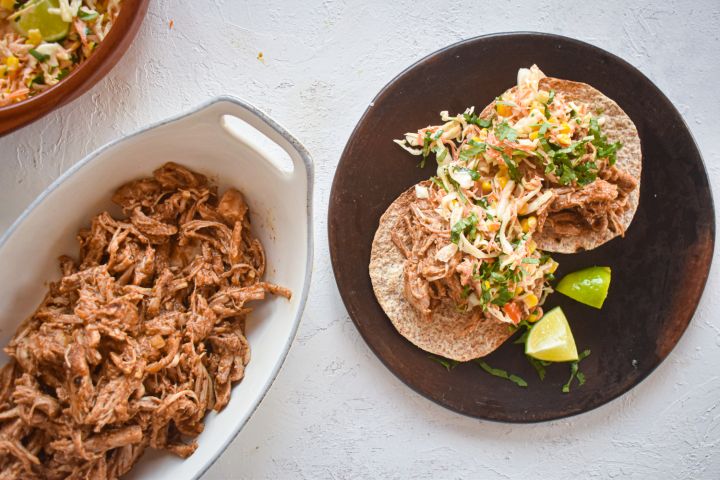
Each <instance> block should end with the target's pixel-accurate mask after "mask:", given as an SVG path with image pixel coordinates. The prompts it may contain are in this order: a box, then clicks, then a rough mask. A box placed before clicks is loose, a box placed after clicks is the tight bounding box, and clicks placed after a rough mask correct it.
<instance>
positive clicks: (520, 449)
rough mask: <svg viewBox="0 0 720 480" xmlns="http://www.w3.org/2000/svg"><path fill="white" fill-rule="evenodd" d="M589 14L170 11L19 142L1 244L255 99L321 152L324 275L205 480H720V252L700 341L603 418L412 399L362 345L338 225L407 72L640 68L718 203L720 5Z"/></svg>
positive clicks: (152, 17) (319, 243)
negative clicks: (110, 168)
mask: <svg viewBox="0 0 720 480" xmlns="http://www.w3.org/2000/svg"><path fill="white" fill-rule="evenodd" d="M580 3H581V2H572V1H562V2H560V1H551V2H548V1H536V2H524V3H523V4H520V3H519V2H517V3H507V2H489V1H464V2H454V1H448V2H439V1H435V2H425V1H423V2H419V1H394V2H386V1H369V0H365V1H342V0H338V1H332V0H327V1H320V0H306V1H302V2H300V1H296V2H289V1H279V0H278V1H240V0H225V1H223V0H214V1H209V0H206V1H199V0H198V1H192V2H191V1H188V2H182V6H180V4H181V2H171V1H170V0H163V1H157V0H156V1H154V2H152V5H151V7H150V11H149V14H148V17H147V19H146V21H145V23H144V24H143V26H142V29H141V31H140V34H139V36H138V38H137V40H136V42H135V44H134V45H133V46H132V48H131V49H130V50H129V52H128V54H127V55H126V57H125V58H124V59H123V60H121V61H120V63H119V64H118V66H117V67H116V68H115V69H114V70H113V71H112V72H110V74H109V75H108V76H107V77H106V78H105V79H104V80H103V81H101V82H100V83H99V84H98V85H97V86H96V87H95V88H94V89H92V90H91V91H90V92H89V93H87V94H85V95H84V96H83V97H82V98H80V99H79V100H76V101H75V102H73V103H72V104H70V105H68V106H66V107H64V108H62V109H60V110H59V111H57V112H55V113H53V114H51V115H50V116H48V117H45V118H44V119H42V120H40V121H38V122H36V123H35V124H33V125H31V126H29V127H26V128H24V129H22V130H20V131H18V132H15V133H13V134H11V135H8V136H6V137H4V138H1V139H0V172H1V173H0V205H1V206H0V231H4V230H5V229H6V228H7V227H8V226H9V225H10V224H11V223H12V221H13V220H14V219H15V218H16V217H17V216H18V215H19V214H20V213H21V212H22V211H23V209H25V207H26V206H27V205H28V204H29V203H30V202H31V201H32V199H33V198H34V197H35V196H36V195H38V194H39V193H40V192H41V191H42V190H43V189H44V188H45V187H46V186H47V185H48V184H49V183H50V182H51V181H52V180H54V179H55V178H56V177H57V176H58V175H60V173H62V172H63V171H65V170H66V169H67V168H68V167H70V166H71V165H72V164H73V163H74V162H76V161H78V160H80V159H81V158H82V157H84V156H85V155H86V154H88V153H90V152H92V151H93V150H95V149H96V148H98V147H99V146H101V145H103V144H104V143H106V142H108V141H110V140H113V139H115V138H118V137H120V136H122V135H125V134H128V133H130V132H133V131H135V130H137V129H139V128H140V127H142V126H144V125H146V124H148V123H150V122H155V121H158V120H161V119H163V118H165V117H168V116H172V115H175V114H177V113H179V112H182V111H184V110H187V109H189V108H191V107H193V106H195V105H197V104H199V103H201V102H202V101H204V100H206V99H208V98H210V97H212V96H215V95H220V94H232V95H236V96H239V97H242V98H245V99H247V100H249V101H250V102H252V103H254V104H255V105H257V106H258V107H260V108H261V109H263V110H265V111H266V112H268V113H269V114H270V115H271V116H273V117H274V118H275V119H276V120H277V121H278V122H280V123H281V124H283V125H284V126H286V127H287V128H288V129H289V130H290V131H291V132H293V133H294V134H295V135H296V136H297V137H298V138H299V139H300V141H302V142H303V143H304V144H305V145H306V146H307V148H308V149H309V150H310V152H311V154H312V155H313V156H314V160H315V171H316V184H315V186H316V190H315V192H316V198H315V205H314V207H315V242H316V254H315V268H314V276H313V284H312V288H311V290H310V300H309V303H308V307H307V309H306V311H305V316H304V318H303V321H302V324H301V326H300V330H299V333H298V336H297V338H296V340H295V343H294V345H293V347H292V349H291V350H290V354H289V356H288V359H287V361H286V362H285V366H284V367H283V369H282V371H281V372H280V375H279V376H278V378H277V380H276V382H275V384H274V385H273V386H272V388H271V390H270V392H269V394H268V395H267V397H266V398H265V400H264V402H263V403H262V404H261V406H260V408H259V409H258V410H257V412H256V414H255V415H254V416H253V417H252V418H251V420H250V422H249V423H248V424H247V426H246V427H245V429H244V430H243V431H242V432H241V433H240V435H238V437H237V439H236V440H235V441H234V443H233V444H232V445H231V446H230V448H229V449H228V450H227V451H226V452H225V454H224V455H223V456H222V457H221V458H220V460H219V461H218V462H217V463H216V464H215V465H214V466H213V467H212V468H211V469H210V470H209V471H208V473H207V474H206V476H205V478H206V479H208V480H209V479H224V478H311V479H316V478H378V477H384V478H410V477H412V478H469V477H472V478H483V479H509V478H523V479H528V478H572V479H585V478H623V479H625V478H633V479H635V478H637V479H640V478H642V479H644V478H648V479H650V478H652V479H670V478H678V479H680V478H682V479H685V478H687V479H718V478H720V315H719V314H718V311H719V310H720V300H719V298H718V295H717V294H716V292H718V290H719V289H720V275H719V273H718V266H717V260H718V258H719V257H718V255H716V257H715V258H716V262H715V264H714V265H713V268H712V270H711V274H710V280H709V282H708V285H707V287H706V290H705V294H704V296H703V299H702V301H701V303H700V307H699V309H698V311H697V314H696V315H695V317H694V319H693V321H692V323H691V324H690V327H689V329H688V330H687V332H686V333H685V335H684V336H683V338H682V339H681V341H680V343H679V345H678V346H677V348H675V350H674V351H673V352H672V354H671V355H670V356H669V358H668V360H667V361H665V362H664V363H663V364H662V365H661V366H660V367H659V368H658V369H657V370H656V371H655V373H653V374H652V375H651V376H650V377H649V378H648V379H647V380H646V381H644V382H643V383H642V384H641V385H639V386H638V387H637V388H635V389H634V390H632V391H631V392H630V393H628V394H626V395H625V396H623V397H621V398H620V399H618V400H616V401H614V402H612V403H610V404H608V405H605V406H603V407H601V408H599V409H597V410H595V411H592V412H590V413H587V414H584V415H581V416H578V417H575V418H571V419H569V420H563V421H557V422H552V423H545V424H539V425H526V426H523V425H503V424H496V423H489V422H483V421H478V420H473V419H470V418H466V417H463V416H460V415H457V414H455V413H452V412H450V411H447V410H444V409H443V408H441V407H439V406H437V405H435V404H433V403H431V402H430V401H428V400H425V399H424V398H422V397H420V396H419V395H417V394H415V393H414V392H412V391H411V390H409V389H408V388H407V387H405V386H404V385H403V384H402V383H401V382H400V381H399V380H398V379H397V378H395V377H394V376H393V375H392V374H391V373H390V372H389V371H388V370H386V369H385V367H384V366H383V365H382V364H381V363H380V362H379V361H378V360H377V359H376V358H375V356H374V355H373V354H372V353H371V352H370V350H369V349H368V347H367V346H366V345H365V343H364V342H363V340H362V339H361V338H360V336H359V335H358V333H357V331H356V330H355V327H354V326H353V324H352V322H351V321H350V319H349V318H348V315H347V312H346V311H345V308H344V307H343V305H342V302H341V301H340V296H339V294H338V292H337V288H336V286H335V282H334V279H333V274H332V271H331V267H330V260H329V255H328V250H327V231H326V212H327V204H328V197H329V191H330V185H331V181H332V177H333V173H334V171H335V167H336V165H337V162H338V158H339V156H340V153H341V151H342V149H343V146H344V145H345V142H346V140H347V138H348V136H349V134H350V132H351V131H352V128H353V127H354V125H355V124H356V122H357V121H358V119H359V118H360V115H361V114H362V112H363V111H364V110H365V108H366V107H367V106H368V103H369V102H370V101H371V99H372V98H373V97H374V96H375V94H376V93H377V92H378V91H379V89H380V88H381V87H382V86H383V85H385V83H387V82H388V81H389V80H390V79H392V78H393V77H394V76H395V75H396V74H397V73H399V72H400V71H401V70H403V69H404V68H405V67H407V66H408V65H410V64H411V63H413V62H415V61H416V60H418V59H420V58H422V57H423V56H425V55H427V54H429V53H431V52H433V51H434V50H436V49H439V48H441V47H443V46H445V45H447V44H450V43H453V42H456V41H458V40H461V39H464V38H469V37H472V36H476V35H480V34H486V33H491V32H497V31H512V30H540V31H548V32H554V33H561V34H564V35H568V36H572V37H576V38H579V39H581V40H584V41H587V42H590V43H593V44H595V45H597V46H599V47H602V48H604V49H606V50H609V51H610V52H613V53H615V54H617V55H620V56H621V57H623V58H625V59H626V60H628V61H629V62H630V63H632V64H633V65H635V66H636V67H638V68H639V69H640V70H642V71H643V72H644V73H645V74H646V75H647V76H648V77H650V79H651V80H653V81H654V82H655V83H656V84H657V85H658V86H659V87H660V89H661V90H663V91H664V92H665V94H667V95H668V96H669V97H670V99H671V100H672V101H673V102H674V103H675V105H676V106H677V107H678V109H679V110H680V112H681V113H682V114H683V116H684V117H685V120H686V122H687V123H688V125H689V126H690V128H691V129H692V131H693V134H694V135H695V138H696V140H697V142H698V144H699V146H700V149H701V151H702V153H703V156H704V159H705V163H706V165H707V168H708V171H709V174H710V179H711V182H712V184H713V187H714V191H715V192H716V195H717V192H718V191H720V190H719V189H718V187H720V153H719V152H720V128H719V127H718V118H719V116H720V90H719V88H718V79H719V78H720V57H719V55H720V54H719V53H718V52H720V3H718V2H717V1H715V0H704V1H695V2H685V3H682V2H668V1H659V2H654V5H651V4H650V3H647V4H646V5H637V3H644V2H627V3H628V4H632V5H633V6H631V7H627V6H625V4H626V2H621V1H618V0H606V1H603V2H588V4H590V3H592V4H594V5H587V6H582V5H580ZM171 20H173V21H174V28H172V29H171V28H170V27H169V22H170V21H171ZM259 52H262V53H263V55H264V62H261V61H259V60H258V59H257V55H258V53H259ZM168 160H172V159H168ZM109 181H111V179H109ZM716 253H717V252H716ZM0 268H2V266H0ZM628 321H629V322H630V321H632V319H628Z"/></svg>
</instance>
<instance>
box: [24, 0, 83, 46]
mask: <svg viewBox="0 0 720 480" xmlns="http://www.w3.org/2000/svg"><path fill="white" fill-rule="evenodd" d="M31 2H32V3H33V4H34V5H35V6H34V7H32V8H30V9H29V10H28V11H27V12H25V13H23V14H22V15H20V16H19V17H18V19H17V21H16V22H14V25H15V29H16V30H17V31H18V32H19V33H20V34H22V35H25V36H27V35H28V32H30V30H33V29H38V30H40V35H42V39H43V41H45V42H57V41H58V40H61V39H63V38H65V37H66V36H67V34H68V32H69V31H70V24H69V23H67V22H63V19H62V18H60V15H55V14H52V13H50V12H48V8H58V0H39V1H35V2H33V0H31ZM27 5H30V4H29V3H28V4H27Z"/></svg>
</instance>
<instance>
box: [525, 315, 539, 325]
mask: <svg viewBox="0 0 720 480" xmlns="http://www.w3.org/2000/svg"><path fill="white" fill-rule="evenodd" d="M538 320H540V317H539V316H538V314H537V313H531V314H530V315H529V316H528V318H527V321H528V322H530V323H535V322H537V321H538Z"/></svg>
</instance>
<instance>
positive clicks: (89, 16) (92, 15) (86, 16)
mask: <svg viewBox="0 0 720 480" xmlns="http://www.w3.org/2000/svg"><path fill="white" fill-rule="evenodd" d="M97 17H98V13H97V12H86V11H85V10H83V9H80V10H78V18H79V19H80V20H82V21H83V22H89V21H91V20H95V19H96V18H97Z"/></svg>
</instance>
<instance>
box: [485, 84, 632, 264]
mask: <svg viewBox="0 0 720 480" xmlns="http://www.w3.org/2000/svg"><path fill="white" fill-rule="evenodd" d="M516 88H517V87H513V88H512V89H510V90H509V91H512V90H514V89H516ZM540 88H541V89H543V90H549V89H553V90H555V91H556V92H562V93H563V94H565V95H566V96H567V97H568V98H570V99H571V100H574V101H579V102H582V103H585V104H587V105H588V106H589V108H590V111H592V112H602V114H603V115H604V116H605V124H604V125H603V128H602V130H603V133H604V134H606V135H607V137H608V140H609V141H611V142H615V141H618V140H620V141H621V142H622V148H621V149H620V150H618V152H617V162H616V163H615V166H616V167H617V168H619V169H620V170H624V171H625V172H627V173H629V174H630V175H632V176H633V177H634V178H635V180H637V184H638V186H637V188H636V189H635V190H633V191H632V192H630V195H629V197H628V208H627V209H626V210H625V211H624V212H623V213H622V215H621V216H620V223H621V224H622V226H623V230H624V231H627V229H628V227H629V226H630V223H631V222H632V219H633V217H634V216H635V212H636V211H637V207H638V204H639V202H640V175H641V172H642V151H641V149H640V137H639V136H638V132H637V128H635V124H634V123H633V121H632V120H631V119H630V117H629V116H628V115H627V114H626V113H625V112H624V111H623V109H622V108H620V106H619V105H618V104H617V103H615V101H613V100H611V99H610V98H608V97H606V96H605V95H603V93H602V92H600V91H599V90H597V89H596V88H594V87H592V86H590V85H588V84H586V83H580V82H571V81H570V80H561V79H559V78H551V77H547V78H543V79H542V80H540ZM494 108H495V102H493V103H491V104H490V105H488V106H487V107H485V109H484V110H483V112H482V114H481V116H483V117H484V116H489V115H490V113H491V112H492V110H493V109H494ZM550 215H552V214H550ZM618 235H619V233H618V232H614V231H612V230H610V229H609V228H607V229H605V230H602V231H596V230H593V229H592V228H590V227H587V229H586V230H585V231H583V232H582V233H581V234H579V235H573V236H568V235H564V234H560V233H558V232H555V231H553V229H552V228H550V227H547V228H544V229H543V231H542V232H536V233H534V234H533V239H534V240H535V242H536V243H537V245H538V248H540V249H541V250H545V251H547V252H558V253H575V252H580V251H583V250H592V249H593V248H597V247H599V246H600V245H602V244H604V243H606V242H608V241H610V240H612V239H613V238H615V237H617V236H618Z"/></svg>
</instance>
